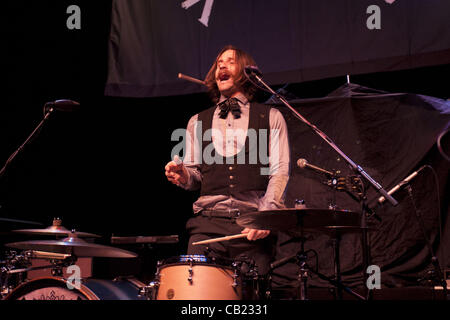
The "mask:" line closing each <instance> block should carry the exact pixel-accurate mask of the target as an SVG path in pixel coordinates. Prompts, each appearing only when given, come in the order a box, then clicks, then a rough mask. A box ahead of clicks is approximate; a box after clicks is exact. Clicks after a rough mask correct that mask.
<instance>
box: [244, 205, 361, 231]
mask: <svg viewBox="0 0 450 320" xmlns="http://www.w3.org/2000/svg"><path fill="white" fill-rule="evenodd" d="M236 223H237V224H238V225H240V226H242V227H245V228H251V229H260V230H274V231H298V230H301V229H306V230H311V229H312V230H330V229H331V230H340V231H344V230H345V229H349V230H350V229H358V228H359V227H360V223H361V219H360V214H359V213H355V212H351V211H348V210H329V209H296V208H288V209H277V210H267V211H257V212H249V213H244V214H242V215H241V216H240V217H238V218H237V219H236Z"/></svg>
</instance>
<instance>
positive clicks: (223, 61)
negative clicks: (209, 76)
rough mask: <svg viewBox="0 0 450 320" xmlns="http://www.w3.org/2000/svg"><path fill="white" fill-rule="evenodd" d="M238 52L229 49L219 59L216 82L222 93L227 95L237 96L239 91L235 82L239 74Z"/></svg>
mask: <svg viewBox="0 0 450 320" xmlns="http://www.w3.org/2000/svg"><path fill="white" fill-rule="evenodd" d="M237 72H238V70H237V63H236V52H235V51H234V50H227V51H225V52H224V53H222V54H221V55H220V57H219V59H218V60H217V68H216V84H217V87H218V88H219V91H220V93H221V94H222V95H224V96H226V97H232V96H235V95H236V94H237V93H238V92H239V91H240V88H238V87H237V86H236V84H235V82H234V81H235V78H236V76H237V74H236V73H237Z"/></svg>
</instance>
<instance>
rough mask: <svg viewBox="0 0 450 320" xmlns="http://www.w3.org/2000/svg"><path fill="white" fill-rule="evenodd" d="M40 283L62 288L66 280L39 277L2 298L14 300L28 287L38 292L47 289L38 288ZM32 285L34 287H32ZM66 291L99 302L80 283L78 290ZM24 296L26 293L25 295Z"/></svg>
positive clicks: (26, 282)
mask: <svg viewBox="0 0 450 320" xmlns="http://www.w3.org/2000/svg"><path fill="white" fill-rule="evenodd" d="M40 283H43V284H45V283H47V284H50V286H57V287H61V288H64V287H63V286H61V284H67V279H65V278H62V277H52V276H48V277H39V278H35V279H32V280H28V281H25V282H23V283H21V284H20V285H18V286H17V287H15V288H14V289H13V290H12V291H11V292H10V293H8V295H7V296H6V297H4V300H16V299H17V298H18V297H20V296H23V293H22V291H23V290H24V289H27V288H28V287H31V289H32V290H38V289H44V288H48V287H49V286H39V284H40ZM33 285H34V287H33ZM66 289H67V290H73V291H75V292H76V293H77V294H80V295H81V296H83V297H85V298H86V299H87V300H99V298H98V297H97V296H96V295H95V294H94V293H93V292H92V291H91V290H90V289H89V288H88V287H86V286H85V285H84V284H83V283H81V286H80V289H77V288H73V289H69V288H67V287H66ZM30 292H31V291H28V292H27V293H30ZM25 294H26V293H25Z"/></svg>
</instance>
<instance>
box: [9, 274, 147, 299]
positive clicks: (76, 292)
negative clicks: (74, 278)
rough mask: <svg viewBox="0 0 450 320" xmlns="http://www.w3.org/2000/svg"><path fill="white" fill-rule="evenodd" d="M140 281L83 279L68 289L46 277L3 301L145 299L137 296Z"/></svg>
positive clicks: (60, 279) (66, 285)
mask: <svg viewBox="0 0 450 320" xmlns="http://www.w3.org/2000/svg"><path fill="white" fill-rule="evenodd" d="M142 287H144V284H142V283H141V282H140V281H138V280H136V279H134V278H130V279H126V278H124V279H117V280H102V279H86V280H85V279H83V280H82V281H81V285H80V288H79V289H76V288H73V287H72V289H69V286H68V282H67V280H65V279H63V278H59V277H45V278H39V279H34V280H31V281H28V282H25V283H23V284H21V285H20V286H18V287H17V288H15V289H14V290H13V291H12V292H11V293H10V294H9V295H8V296H6V297H5V300H145V297H142V296H140V294H139V291H140V288H142Z"/></svg>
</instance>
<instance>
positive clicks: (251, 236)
mask: <svg viewBox="0 0 450 320" xmlns="http://www.w3.org/2000/svg"><path fill="white" fill-rule="evenodd" d="M241 233H246V234H247V239H248V240H251V241H253V240H258V239H264V238H265V237H267V236H268V235H269V234H270V230H257V229H249V228H245V229H244V230H242V231H241Z"/></svg>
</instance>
